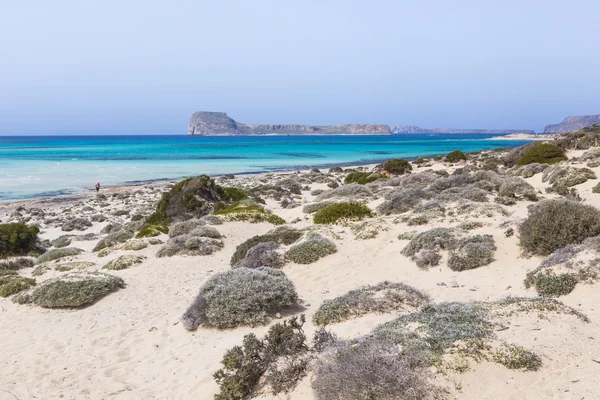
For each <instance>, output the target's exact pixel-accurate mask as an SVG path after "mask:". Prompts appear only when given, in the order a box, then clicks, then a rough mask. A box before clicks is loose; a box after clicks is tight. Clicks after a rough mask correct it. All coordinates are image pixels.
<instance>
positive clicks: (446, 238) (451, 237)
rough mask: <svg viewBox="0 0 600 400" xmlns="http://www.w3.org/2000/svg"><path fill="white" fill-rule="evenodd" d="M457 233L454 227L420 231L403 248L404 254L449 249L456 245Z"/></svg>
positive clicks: (411, 255) (408, 255) (412, 254)
mask: <svg viewBox="0 0 600 400" xmlns="http://www.w3.org/2000/svg"><path fill="white" fill-rule="evenodd" d="M456 236H457V233H456V231H455V230H454V229H452V228H433V229H430V230H428V231H425V232H421V233H418V234H417V235H416V236H415V237H413V238H412V239H411V240H410V243H408V245H407V246H406V247H405V248H404V249H403V250H402V254H404V255H405V256H407V257H413V256H415V255H416V254H417V253H418V252H420V251H421V250H436V251H437V250H449V249H453V248H455V247H456V244H457V242H458V240H457V239H456Z"/></svg>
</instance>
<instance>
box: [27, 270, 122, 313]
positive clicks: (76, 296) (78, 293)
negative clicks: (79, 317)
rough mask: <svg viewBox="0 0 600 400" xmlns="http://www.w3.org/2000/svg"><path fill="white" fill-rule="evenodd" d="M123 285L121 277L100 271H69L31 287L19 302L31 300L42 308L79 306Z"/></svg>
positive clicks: (89, 302)
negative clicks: (25, 296)
mask: <svg viewBox="0 0 600 400" xmlns="http://www.w3.org/2000/svg"><path fill="white" fill-rule="evenodd" d="M123 287H125V283H124V282H123V279H121V278H119V277H118V276H113V275H109V274H104V273H101V272H70V273H68V274H65V275H62V276H60V277H57V278H53V279H48V280H46V281H44V282H42V283H40V284H39V285H37V286H36V287H35V289H33V291H32V292H31V294H30V295H29V296H27V298H22V299H21V300H20V302H25V301H27V302H31V303H33V304H37V305H39V306H40V307H44V308H64V307H69V308H70V307H81V306H85V305H88V304H91V303H93V302H94V301H96V300H98V299H100V298H102V297H104V296H106V295H107V294H109V293H111V292H113V291H115V290H117V289H119V288H123Z"/></svg>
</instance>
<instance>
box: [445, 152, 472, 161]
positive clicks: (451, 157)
mask: <svg viewBox="0 0 600 400" xmlns="http://www.w3.org/2000/svg"><path fill="white" fill-rule="evenodd" d="M466 159H467V156H466V155H465V153H463V152H462V151H460V150H454V151H451V152H450V153H448V154H446V161H448V162H451V163H457V162H459V161H462V160H466Z"/></svg>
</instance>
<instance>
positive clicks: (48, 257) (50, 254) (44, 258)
mask: <svg viewBox="0 0 600 400" xmlns="http://www.w3.org/2000/svg"><path fill="white" fill-rule="evenodd" d="M81 253H83V250H81V249H79V248H77V247H63V248H60V249H52V250H48V251H47V252H45V253H44V254H42V255H41V256H39V257H38V258H37V259H36V260H35V262H36V264H43V263H45V262H48V261H54V260H58V259H60V258H64V257H73V256H76V255H79V254H81Z"/></svg>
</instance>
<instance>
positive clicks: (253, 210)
mask: <svg viewBox="0 0 600 400" xmlns="http://www.w3.org/2000/svg"><path fill="white" fill-rule="evenodd" d="M214 214H215V215H220V216H223V217H224V218H225V219H226V220H228V221H244V222H250V223H251V224H255V223H260V222H269V223H271V224H273V225H282V224H285V220H284V219H283V218H281V217H279V216H277V215H275V214H271V213H269V212H267V211H266V210H265V209H264V208H263V207H261V206H259V205H258V204H256V203H251V202H247V201H238V202H236V203H233V204H230V205H229V206H226V205H225V204H224V203H217V204H216V205H215V210H214Z"/></svg>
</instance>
